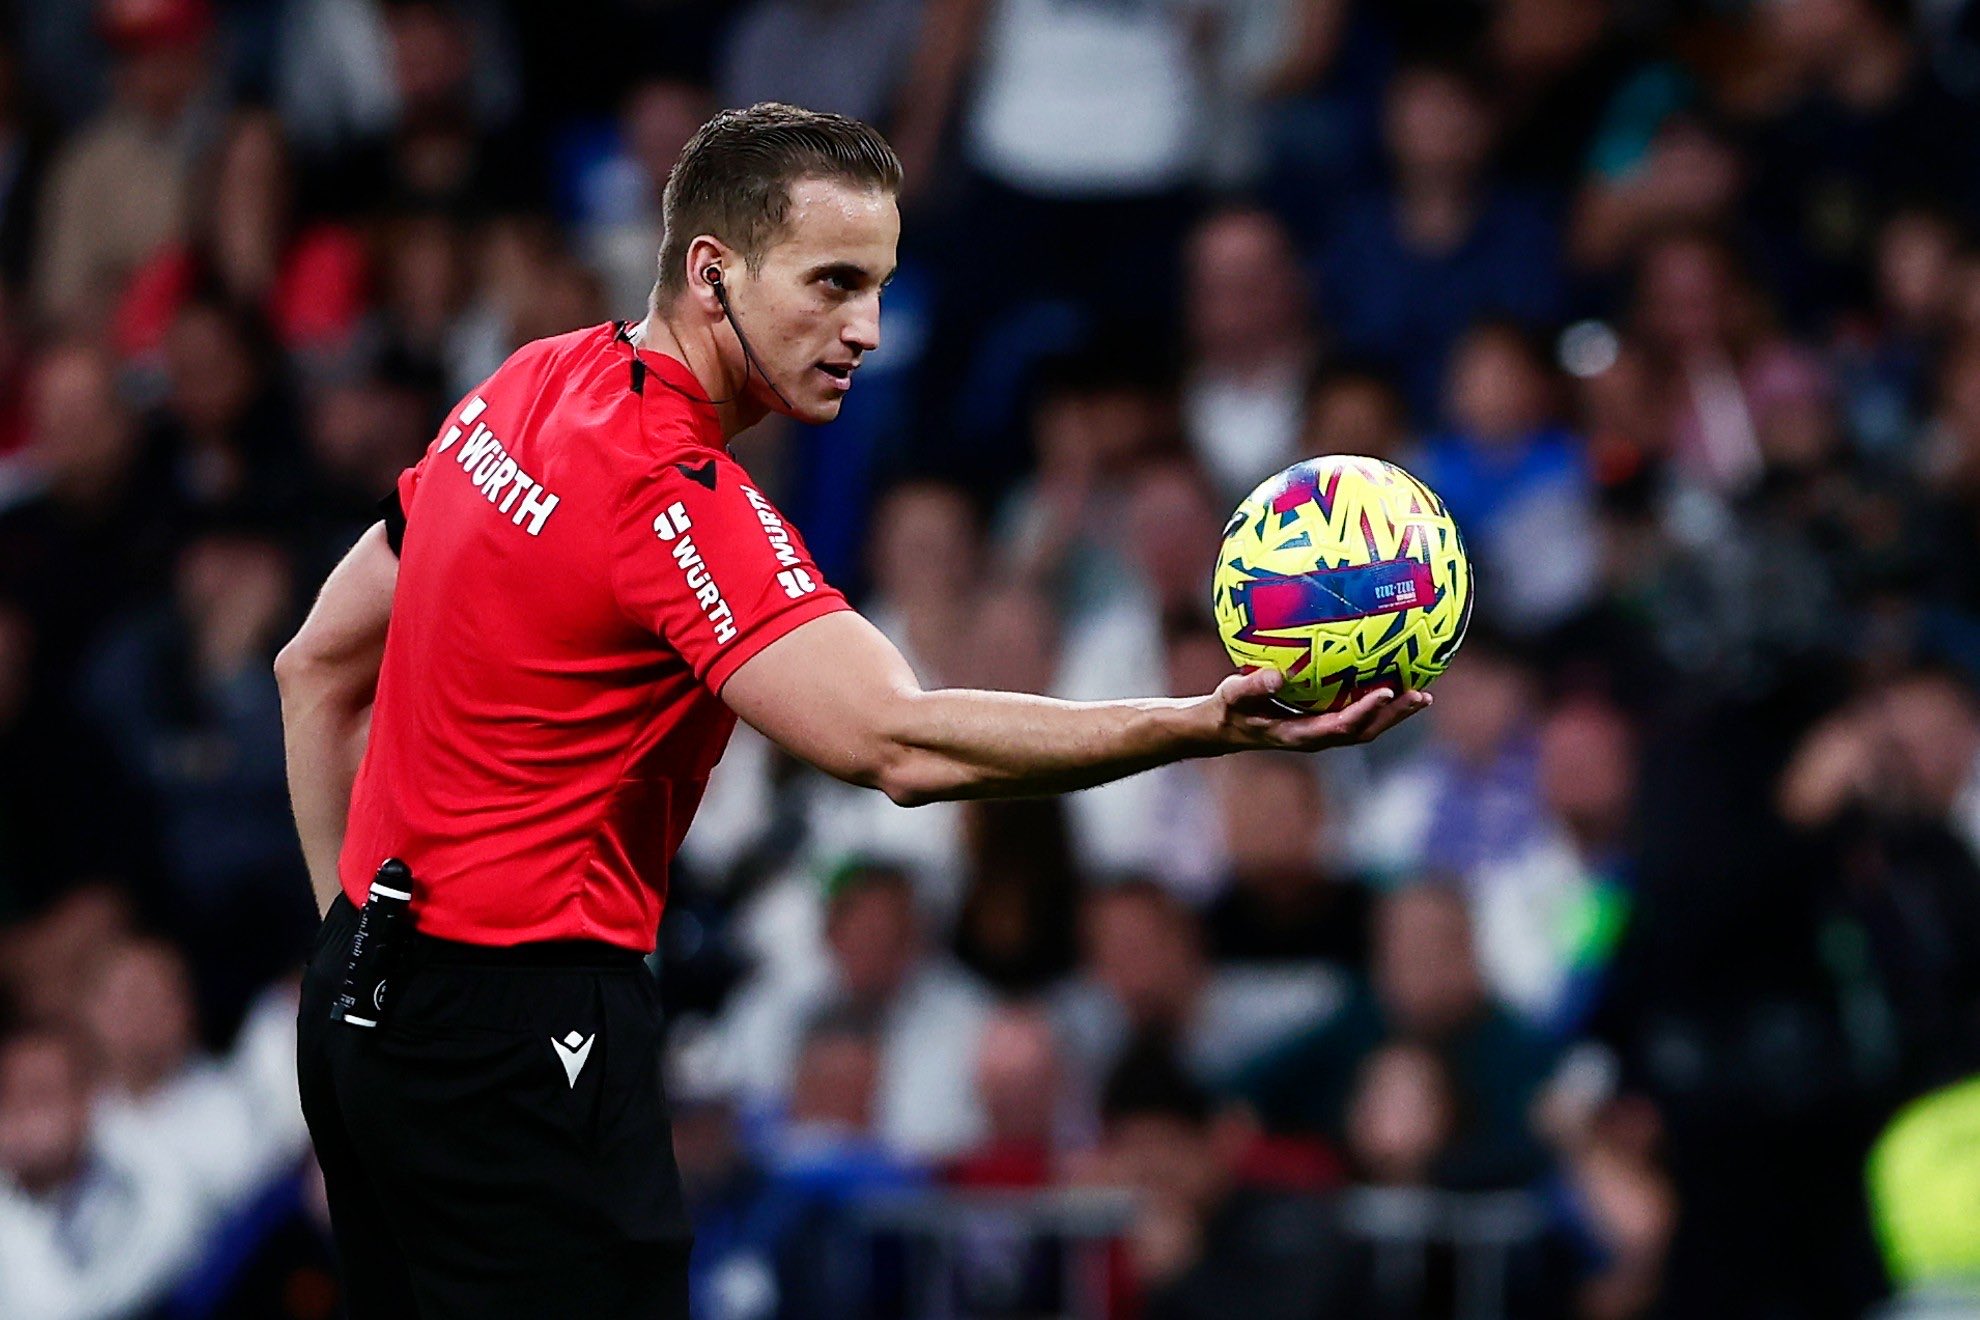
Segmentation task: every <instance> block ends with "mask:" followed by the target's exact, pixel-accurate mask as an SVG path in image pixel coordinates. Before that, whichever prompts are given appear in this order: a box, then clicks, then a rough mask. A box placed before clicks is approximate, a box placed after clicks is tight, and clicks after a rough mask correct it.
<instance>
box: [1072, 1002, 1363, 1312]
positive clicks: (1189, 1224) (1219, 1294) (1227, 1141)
mask: <svg viewBox="0 0 1980 1320" xmlns="http://www.w3.org/2000/svg"><path fill="white" fill-rule="evenodd" d="M1100 1115H1101V1144H1100V1149H1099V1150H1098V1151H1097V1152H1096V1159H1095V1162H1094V1163H1095V1168H1094V1171H1093V1173H1094V1176H1095V1177H1097V1178H1098V1179H1100V1180H1101V1181H1104V1182H1107V1183H1110V1184H1113V1185H1116V1186H1122V1187H1127V1188H1131V1189H1132V1190H1134V1191H1135V1192H1136V1193H1138V1195H1139V1197H1140V1205H1139V1207H1138V1209H1137V1212H1136V1217H1135V1223H1134V1227H1133V1229H1132V1230H1131V1231H1130V1234H1129V1237H1128V1242H1127V1251H1128V1258H1129V1262H1130V1269H1131V1271H1132V1277H1133V1278H1134V1281H1135V1283H1136V1285H1137V1286H1138V1288H1139V1289H1140V1290H1141V1292H1142V1294H1143V1297H1144V1303H1143V1310H1142V1314H1144V1315H1146V1316H1148V1317H1150V1320H1196V1318H1197V1317H1202V1318H1203V1320H1209V1317H1213V1316H1215V1317H1222V1316H1229V1315H1231V1314H1233V1313H1241V1314H1243V1315H1246V1316H1250V1317H1256V1318H1257V1320H1280V1318H1281V1317H1283V1318H1284V1320H1294V1318H1295V1317H1305V1316H1315V1315H1333V1314H1338V1312H1337V1311H1336V1310H1335V1309H1333V1307H1332V1306H1330V1305H1329V1302H1328V1283H1329V1281H1330V1279H1331V1278H1333V1277H1335V1276H1337V1272H1338V1266H1337V1265H1336V1264H1335V1262H1334V1261H1332V1260H1330V1259H1329V1258H1330V1256H1333V1255H1336V1254H1337V1252H1335V1251H1332V1250H1330V1248H1331V1246H1332V1243H1331V1242H1330V1240H1329V1236H1328V1234H1327V1233H1326V1229H1325V1220H1324V1218H1323V1217H1322V1212H1321V1208H1320V1207H1319V1205H1318V1204H1317V1203H1315V1202H1313V1201H1310V1200H1308V1199H1305V1198H1302V1197H1299V1196H1296V1195H1288V1194H1284V1193H1273V1192H1265V1191H1260V1190H1256V1189H1252V1188H1247V1187H1244V1186H1242V1185H1241V1184H1240V1182H1239V1179H1238V1162H1239V1157H1240V1153H1241V1152H1242V1150H1243V1147H1244V1144H1245V1142H1246V1141H1247V1140H1248V1138H1249V1135H1250V1134H1249V1132H1248V1131H1247V1128H1246V1125H1245V1124H1244V1122H1243V1121H1242V1120H1241V1119H1240V1118H1238V1117H1236V1116H1235V1115H1231V1114H1222V1115H1220V1114H1217V1113H1215V1112H1214V1111H1213V1109H1212V1105H1211V1099H1210V1096H1209V1095H1208V1094H1207V1093H1206V1092H1204V1091H1203V1090H1202V1089H1201V1087H1200V1086H1199V1084H1198V1083H1197V1082H1195V1081H1194V1080H1193V1079H1192V1078H1191V1077H1190V1075H1189V1074H1188V1072H1187V1071H1185V1070H1184V1069H1183V1068H1182V1067H1181V1066H1180V1065H1179V1064H1178V1063H1177V1062H1176V1060H1175V1058H1174V1057H1173V1055H1171V1054H1170V1053H1169V1051H1168V1047H1167V1046H1166V1044H1164V1043H1163V1042H1161V1041H1160V1040H1159V1039H1143V1040H1139V1041H1137V1042H1136V1043H1135V1044H1133V1045H1132V1046H1131V1047H1130V1048H1129V1049H1128V1050H1127V1051H1126V1052H1125V1053H1124V1054H1123V1055H1122V1056H1121V1059H1120V1061H1119V1063H1117V1064H1116V1065H1115V1066H1114V1068H1113V1070H1112V1072H1111V1073H1110V1074H1109V1075H1108V1077H1107V1083H1106V1087H1105V1089H1104V1092H1103V1094H1102V1097H1101V1102H1100ZM1330 1267H1331V1268H1330Z"/></svg>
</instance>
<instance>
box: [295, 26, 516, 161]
mask: <svg viewBox="0 0 1980 1320" xmlns="http://www.w3.org/2000/svg"><path fill="white" fill-rule="evenodd" d="M399 8H403V9H407V10H427V11H429V12H428V13H422V14H415V15H412V16H411V18H410V19H409V20H407V19H402V18H401V17H400V16H399V15H397V14H395V12H394V11H395V9H399ZM436 9H437V10H442V11H443V12H441V13H438V14H434V13H432V12H430V11H433V10H436ZM457 18H458V19H459V20H461V22H462V23H463V24H464V26H455V25H454V23H455V20H456V19H457ZM463 40H465V45H464V44H463ZM508 47H509V36H508V32H507V29H506V25H505V23H504V22H503V19H502V16H501V11H500V9H499V7H498V6H496V5H494V4H490V3H486V2H485V0H458V3H449V4H445V5H442V4H435V3H431V2H421V3H414V4H409V5H403V6H398V5H395V4H393V3H392V0H296V2H295V3H290V4H286V5H284V6H283V12H282V15H281V23H280V28H279V32H278V36H277V42H276V53H275V60H274V63H275V72H274V78H275V88H276V104H277V108H278V109H279V110H280V111H281V115H282V120H283V122H284V123H285V124H287V125H288V126H289V129H290V131H291V132H292V133H293V134H294V135H295V137H296V140H297V142H298V143H299V144H300V145H301V146H302V147H303V149H304V150H305V151H306V152H307V153H308V154H309V155H310V156H311V157H312V159H315V160H323V159H334V158H335V156H336V154H337V153H339V152H341V151H346V150H349V149H350V148H352V147H353V146H355V145H357V144H360V143H364V142H368V141H374V140H376V139H377V138H379V137H380V136H382V135H384V134H386V133H389V132H390V131H391V130H392V128H393V127H394V125H397V124H401V123H404V122H405V121H406V120H407V119H408V118H417V117H419V116H421V115H424V114H430V113H434V112H435V111H437V110H439V109H441V108H442V107H443V106H444V104H445V102H446V101H447V100H448V99H449V98H450V97H452V96H455V95H457V94H462V95H464V96H465V97H466V98H467V100H468V108H469V110H470V112H471V113H472V115H473V117H474V118H475V120H476V121H477V122H481V123H487V124H499V123H502V122H503V121H505V120H506V119H508V117H509V116H510V115H511V114H513V113H514V112H515V109H516V98H517V96H518V94H519V91H520V89H519V87H518V86H517V73H516V70H515V68H514V67H513V64H514V61H513V57H512V54H511V52H510V51H509V49H508ZM463 64H471V65H472V68H473V71H474V78H473V80H472V82H471V84H470V85H469V86H468V87H466V88H459V87H457V86H456V85H455V80H456V79H457V78H458V77H459V76H460V72H459V71H460V69H461V67H462V65H463Z"/></svg>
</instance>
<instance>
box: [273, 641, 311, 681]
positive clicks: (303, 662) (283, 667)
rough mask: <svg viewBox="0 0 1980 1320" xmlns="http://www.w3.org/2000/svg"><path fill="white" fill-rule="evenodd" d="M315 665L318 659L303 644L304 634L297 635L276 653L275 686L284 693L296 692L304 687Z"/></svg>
mask: <svg viewBox="0 0 1980 1320" xmlns="http://www.w3.org/2000/svg"><path fill="white" fill-rule="evenodd" d="M315 664H316V657H315V656H313V655H312V654H311V653H310V649H309V648H308V647H307V646H305V645H304V644H303V634H302V633H297V634H296V635H295V636H294V637H291V638H290V639H289V641H288V644H287V645H285V646H284V647H283V648H282V649H281V650H279V651H277V652H276V653H275V685H276V686H277V687H279V688H281V689H282V691H284V692H293V691H295V690H296V689H298V688H300V687H301V686H302V685H303V683H304V680H305V679H306V677H307V675H308V674H309V672H310V671H311V669H313V668H314V667H315Z"/></svg>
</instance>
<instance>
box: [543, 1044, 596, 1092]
mask: <svg viewBox="0 0 1980 1320" xmlns="http://www.w3.org/2000/svg"><path fill="white" fill-rule="evenodd" d="M597 1039H598V1033H597V1032H593V1033H592V1034H591V1035H589V1036H580V1035H578V1034H577V1033H576V1032H575V1031H573V1032H571V1033H569V1034H568V1035H566V1036H565V1037H564V1038H563V1039H562V1040H558V1039H557V1038H556V1037H555V1036H552V1037H551V1038H550V1044H551V1046H552V1047H554V1048H555V1049H556V1051H557V1062H559V1063H561V1064H563V1065H564V1076H565V1077H567V1078H569V1079H570V1083H571V1089H572V1090H573V1091H575V1090H577V1079H578V1074H579V1073H581V1072H583V1071H584V1061H585V1060H586V1059H588V1058H590V1057H591V1046H592V1043H593V1042H595V1041H596V1040H597Z"/></svg>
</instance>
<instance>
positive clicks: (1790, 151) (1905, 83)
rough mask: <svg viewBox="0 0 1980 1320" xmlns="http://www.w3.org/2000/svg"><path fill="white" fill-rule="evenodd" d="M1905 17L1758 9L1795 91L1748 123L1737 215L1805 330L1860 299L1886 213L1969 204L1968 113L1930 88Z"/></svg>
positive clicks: (1806, 7)
mask: <svg viewBox="0 0 1980 1320" xmlns="http://www.w3.org/2000/svg"><path fill="white" fill-rule="evenodd" d="M1908 8H1909V6H1907V5H1903V4H1891V3H1886V2H1885V0H1784V2H1783V3H1780V4H1775V5H1769V6H1767V7H1766V8H1764V9H1762V10H1760V11H1758V22H1759V28H1760V33H1761V40H1762V41H1763V42H1765V43H1767V45H1768V46H1769V47H1770V48H1771V49H1772V50H1773V51H1774V52H1776V53H1777V57H1778V58H1779V60H1780V62H1781V63H1782V64H1783V65H1784V66H1786V67H1787V68H1790V69H1792V70H1793V71H1794V73H1795V74H1796V75H1797V83H1796V92H1797V95H1795V96H1794V97H1793V98H1792V100H1791V101H1790V102H1789V103H1788V104H1786V105H1785V106H1783V107H1781V108H1780V109H1779V110H1778V111H1776V112H1774V113H1772V114H1769V115H1767V116H1766V118H1765V119H1763V120H1762V122H1760V123H1759V124H1758V125H1756V126H1755V131H1754V133H1753V140H1752V143H1751V151H1750V157H1751V159H1752V162H1753V165H1754V175H1753V186H1752V194H1751V198H1750V203H1749V204H1750V213H1751V215H1752V217H1753V219H1754V221H1755V223H1756V225H1757V227H1758V229H1759V231H1760V233H1761V234H1762V235H1763V237H1764V240H1765V242H1766V245H1767V249H1768V252H1769V259H1770V263H1771V265H1772V269H1771V271H1770V274H1771V275H1772V276H1773V280H1774V285H1775V288H1776V289H1777V290H1778V291H1779V293H1780V295H1781V296H1782V298H1783V299H1784V300H1786V302H1787V305H1788V307H1789V309H1790V310H1791V311H1792V312H1794V313H1796V314H1797V315H1798V316H1800V317H1801V318H1802V319H1804V320H1808V319H1812V318H1811V316H1810V314H1811V313H1816V312H1824V311H1828V310H1830V309H1833V308H1834V307H1836V306H1838V305H1855V304H1859V303H1861V302H1862V301H1863V300H1864V293H1865V291H1866V284H1865V277H1866V276H1867V275H1868V274H1869V264H1870V263H1869V257H1870V251H1869V249H1870V244H1871V238H1872V235H1873V234H1874V233H1875V230H1876V226H1877V224H1878V222H1879V221H1880V220H1881V219H1882V217H1883V214H1884V212H1885V208H1886V207H1887V206H1889V205H1891V204H1892V203H1893V202H1899V203H1902V202H1917V201H1930V202H1939V203H1943V204H1947V205H1952V206H1960V207H1971V206H1972V204H1973V202H1974V201H1975V198H1976V193H1975V188H1974V183H1973V178H1974V172H1975V168H1976V164H1980V156H1976V149H1980V139H1976V137H1975V135H1974V132H1973V128H1972V123H1973V109H1972V107H1971V106H1970V105H1968V104H1965V103H1963V102H1961V101H1959V100H1956V99H1954V98H1953V97H1952V96H1951V95H1950V94H1949V93H1948V92H1947V91H1946V90H1945V88H1944V86H1943V85H1942V84H1941V83H1940V82H1939V80H1938V78H1937V76H1936V75H1935V73H1934V71H1933V69H1932V65H1931V62H1930V61H1929V60H1928V59H1926V58H1925V55H1924V52H1923V51H1921V50H1920V49H1919V45H1918V43H1917V41H1916V40H1915V39H1914V37H1913V36H1912V33H1911V32H1910V30H1909V29H1908V27H1907V25H1906V22H1905V14H1906V11H1907V9H1908Z"/></svg>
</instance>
